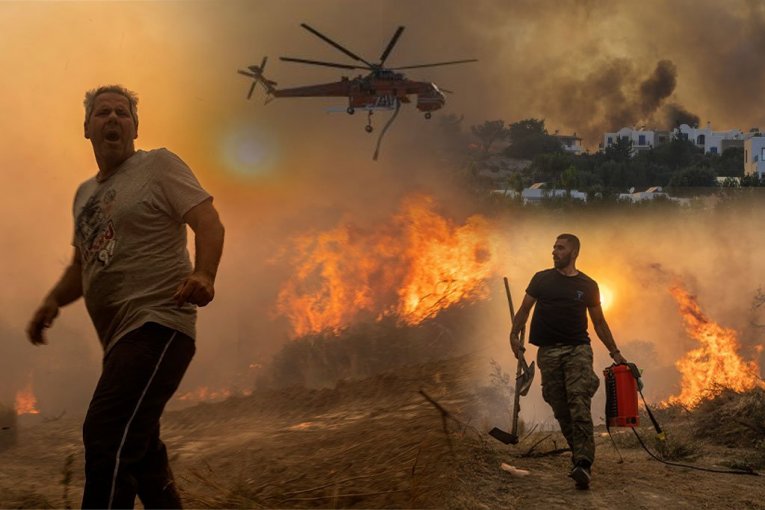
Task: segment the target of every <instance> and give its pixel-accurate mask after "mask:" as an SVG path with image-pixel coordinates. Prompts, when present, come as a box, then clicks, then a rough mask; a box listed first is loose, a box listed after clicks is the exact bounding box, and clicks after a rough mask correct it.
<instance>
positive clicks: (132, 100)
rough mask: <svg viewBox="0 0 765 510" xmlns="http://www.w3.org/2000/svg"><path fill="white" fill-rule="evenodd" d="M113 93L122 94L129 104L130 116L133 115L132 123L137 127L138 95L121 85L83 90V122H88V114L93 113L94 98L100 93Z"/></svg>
mask: <svg viewBox="0 0 765 510" xmlns="http://www.w3.org/2000/svg"><path fill="white" fill-rule="evenodd" d="M108 92H111V93H114V94H120V95H121V96H124V97H125V99H127V100H128V103H129V104H130V116H131V117H133V123H134V124H135V127H136V129H137V128H138V95H137V94H136V93H135V92H133V91H132V90H128V89H126V88H125V87H123V86H122V85H102V86H100V87H98V88H97V89H91V90H89V91H87V92H85V100H84V101H83V102H82V104H83V106H85V122H86V123H87V122H88V119H90V115H91V114H92V113H93V106H94V105H95V103H96V98H97V97H98V96H100V95H101V94H105V93H108Z"/></svg>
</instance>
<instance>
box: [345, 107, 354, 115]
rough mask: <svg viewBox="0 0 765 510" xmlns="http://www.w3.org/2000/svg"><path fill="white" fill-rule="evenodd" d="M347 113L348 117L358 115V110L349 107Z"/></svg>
mask: <svg viewBox="0 0 765 510" xmlns="http://www.w3.org/2000/svg"><path fill="white" fill-rule="evenodd" d="M345 111H346V112H347V113H348V115H353V114H354V113H356V110H354V109H353V106H349V107H348V108H346V110H345Z"/></svg>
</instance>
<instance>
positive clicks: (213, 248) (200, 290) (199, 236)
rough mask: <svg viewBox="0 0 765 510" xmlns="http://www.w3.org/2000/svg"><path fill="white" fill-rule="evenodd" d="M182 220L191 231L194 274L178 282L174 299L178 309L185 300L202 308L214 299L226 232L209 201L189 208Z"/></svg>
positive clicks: (210, 200)
mask: <svg viewBox="0 0 765 510" xmlns="http://www.w3.org/2000/svg"><path fill="white" fill-rule="evenodd" d="M183 220H184V221H185V222H186V223H188V224H189V226H190V227H191V230H193V231H194V246H195V250H196V255H195V259H194V271H193V272H192V273H191V274H190V275H189V276H188V277H187V278H186V279H185V280H184V281H183V282H181V284H180V285H179V286H178V290H177V291H176V293H175V295H174V296H173V299H174V300H175V301H176V303H178V306H180V305H182V304H183V303H185V302H187V301H188V302H189V303H192V304H195V305H198V306H205V305H206V304H207V303H209V302H210V301H212V300H213V298H214V297H215V276H216V275H217V274H218V264H219V263H220V258H221V255H222V253H223V237H224V235H225V229H224V228H223V224H222V223H221V221H220V217H219V216H218V211H216V210H215V207H213V204H212V199H208V200H205V201H204V202H202V203H200V204H198V205H196V206H195V207H193V208H191V210H189V212H187V213H186V214H185V215H184V216H183Z"/></svg>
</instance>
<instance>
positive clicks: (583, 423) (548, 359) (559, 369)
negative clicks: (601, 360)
mask: <svg viewBox="0 0 765 510" xmlns="http://www.w3.org/2000/svg"><path fill="white" fill-rule="evenodd" d="M537 366H538V367H539V371H540V373H541V374H542V396H543V397H544V399H545V402H547V403H548V404H550V407H552V409H553V413H554V414H555V419H556V420H558V424H559V425H560V430H561V432H563V436H564V437H565V438H566V441H567V442H568V445H569V447H570V448H571V452H572V459H571V460H572V461H573V462H574V463H577V462H579V461H587V462H589V463H590V464H592V462H593V461H594V460H595V438H594V437H593V428H592V411H591V409H590V403H591V401H592V396H593V395H595V392H596V391H597V389H598V386H599V385H600V379H598V376H597V375H596V374H595V371H594V370H593V369H592V347H590V345H589V344H584V345H555V346H549V347H540V348H539V351H538V352H537Z"/></svg>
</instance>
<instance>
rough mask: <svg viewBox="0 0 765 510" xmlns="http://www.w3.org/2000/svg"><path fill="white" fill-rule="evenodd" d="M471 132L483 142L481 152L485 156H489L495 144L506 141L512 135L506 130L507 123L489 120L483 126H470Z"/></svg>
mask: <svg viewBox="0 0 765 510" xmlns="http://www.w3.org/2000/svg"><path fill="white" fill-rule="evenodd" d="M470 131H471V132H472V133H473V136H475V137H476V138H478V141H479V142H481V152H482V153H483V154H488V152H489V149H490V148H491V146H492V144H494V142H497V141H499V140H506V139H507V137H508V136H509V134H510V133H509V131H508V130H507V129H506V128H505V121H503V120H487V121H486V122H484V123H483V124H478V125H476V126H470Z"/></svg>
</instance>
